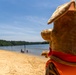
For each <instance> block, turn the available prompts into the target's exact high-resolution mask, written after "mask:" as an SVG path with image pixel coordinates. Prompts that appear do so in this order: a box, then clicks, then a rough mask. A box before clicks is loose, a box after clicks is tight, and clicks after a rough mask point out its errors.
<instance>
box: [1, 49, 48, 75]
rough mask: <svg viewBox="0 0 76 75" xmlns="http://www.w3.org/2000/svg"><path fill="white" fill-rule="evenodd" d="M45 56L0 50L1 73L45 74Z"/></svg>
mask: <svg viewBox="0 0 76 75" xmlns="http://www.w3.org/2000/svg"><path fill="white" fill-rule="evenodd" d="M46 61H47V59H46V58H43V57H38V56H33V55H29V54H22V53H17V52H11V51H6V50H0V75H45V63H46Z"/></svg>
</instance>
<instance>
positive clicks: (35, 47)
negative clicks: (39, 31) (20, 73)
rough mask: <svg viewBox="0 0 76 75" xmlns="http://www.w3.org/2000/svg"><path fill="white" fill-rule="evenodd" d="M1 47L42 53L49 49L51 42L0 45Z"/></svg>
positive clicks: (30, 52)
mask: <svg viewBox="0 0 76 75" xmlns="http://www.w3.org/2000/svg"><path fill="white" fill-rule="evenodd" d="M0 49H4V50H10V51H15V52H21V49H22V50H25V53H26V50H28V53H29V54H34V55H40V54H41V52H42V51H44V50H48V49H49V44H36V45H20V46H0Z"/></svg>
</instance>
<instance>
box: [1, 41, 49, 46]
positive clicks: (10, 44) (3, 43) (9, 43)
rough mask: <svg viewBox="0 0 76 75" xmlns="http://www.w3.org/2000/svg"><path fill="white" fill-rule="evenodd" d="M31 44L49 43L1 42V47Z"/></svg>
mask: <svg viewBox="0 0 76 75" xmlns="http://www.w3.org/2000/svg"><path fill="white" fill-rule="evenodd" d="M29 44H48V42H46V41H44V42H27V41H6V40H0V46H15V45H29Z"/></svg>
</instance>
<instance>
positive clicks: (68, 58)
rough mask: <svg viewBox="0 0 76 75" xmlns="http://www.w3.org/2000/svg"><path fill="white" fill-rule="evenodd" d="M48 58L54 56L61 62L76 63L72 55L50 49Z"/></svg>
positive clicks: (74, 56) (75, 57)
mask: <svg viewBox="0 0 76 75" xmlns="http://www.w3.org/2000/svg"><path fill="white" fill-rule="evenodd" d="M48 56H56V57H58V58H60V59H61V60H64V61H67V62H76V55H72V54H66V53H63V52H56V51H54V50H52V49H51V48H50V52H49V54H48Z"/></svg>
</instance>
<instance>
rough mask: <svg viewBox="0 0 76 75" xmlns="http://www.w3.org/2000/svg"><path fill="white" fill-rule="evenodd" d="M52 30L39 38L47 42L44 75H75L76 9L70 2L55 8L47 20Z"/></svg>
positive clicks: (44, 31)
mask: <svg viewBox="0 0 76 75" xmlns="http://www.w3.org/2000/svg"><path fill="white" fill-rule="evenodd" d="M52 22H54V27H53V29H47V30H43V31H42V32H41V36H42V38H43V39H44V40H47V41H49V44H50V51H49V53H48V52H45V55H47V56H49V57H50V59H49V60H48V61H47V63H46V75H76V9H75V1H74V0H72V1H70V2H68V3H66V4H63V5H61V6H59V7H58V8H57V10H56V11H55V12H54V13H53V15H52V17H51V18H50V19H49V21H48V24H50V23H52Z"/></svg>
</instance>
